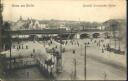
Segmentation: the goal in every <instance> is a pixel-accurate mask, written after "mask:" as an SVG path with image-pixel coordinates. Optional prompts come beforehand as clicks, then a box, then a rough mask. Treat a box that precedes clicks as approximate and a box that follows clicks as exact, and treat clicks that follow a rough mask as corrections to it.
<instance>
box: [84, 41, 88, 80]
mask: <svg viewBox="0 0 128 81" xmlns="http://www.w3.org/2000/svg"><path fill="white" fill-rule="evenodd" d="M86 45H87V44H86V43H85V56H84V75H85V80H86Z"/></svg>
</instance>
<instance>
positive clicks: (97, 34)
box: [92, 33, 100, 38]
mask: <svg viewBox="0 0 128 81" xmlns="http://www.w3.org/2000/svg"><path fill="white" fill-rule="evenodd" d="M92 37H93V38H99V37H100V33H93V34H92Z"/></svg>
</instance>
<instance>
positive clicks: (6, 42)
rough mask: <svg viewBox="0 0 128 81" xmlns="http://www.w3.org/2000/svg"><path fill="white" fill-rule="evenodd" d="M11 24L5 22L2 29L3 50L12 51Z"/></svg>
mask: <svg viewBox="0 0 128 81" xmlns="http://www.w3.org/2000/svg"><path fill="white" fill-rule="evenodd" d="M9 31H10V24H9V23H8V22H5V23H4V25H3V27H2V48H5V50H8V49H10V47H11V34H10V32H9Z"/></svg>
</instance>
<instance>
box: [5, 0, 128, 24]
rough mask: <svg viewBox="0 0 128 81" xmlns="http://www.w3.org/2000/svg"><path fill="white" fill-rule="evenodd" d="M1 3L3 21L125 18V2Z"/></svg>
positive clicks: (18, 0) (38, 0)
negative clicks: (21, 18) (2, 5)
mask: <svg viewBox="0 0 128 81" xmlns="http://www.w3.org/2000/svg"><path fill="white" fill-rule="evenodd" d="M3 3H4V11H3V17H4V20H11V21H16V20H18V19H19V17H20V16H22V17H23V19H27V18H28V17H29V18H34V19H39V20H50V19H57V20H74V21H91V22H93V21H97V22H103V21H106V20H108V19H113V18H115V19H119V18H126V1H125V0H3ZM21 5H25V6H21ZM26 5H31V6H29V7H28V6H26ZM110 5H111V6H110Z"/></svg>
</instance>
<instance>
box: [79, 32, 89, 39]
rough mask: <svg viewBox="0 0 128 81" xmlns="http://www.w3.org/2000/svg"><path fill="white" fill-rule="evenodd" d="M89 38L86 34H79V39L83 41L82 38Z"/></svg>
mask: <svg viewBox="0 0 128 81" xmlns="http://www.w3.org/2000/svg"><path fill="white" fill-rule="evenodd" d="M89 37H90V36H89V34H87V33H84V34H81V35H80V39H84V38H89Z"/></svg>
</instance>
